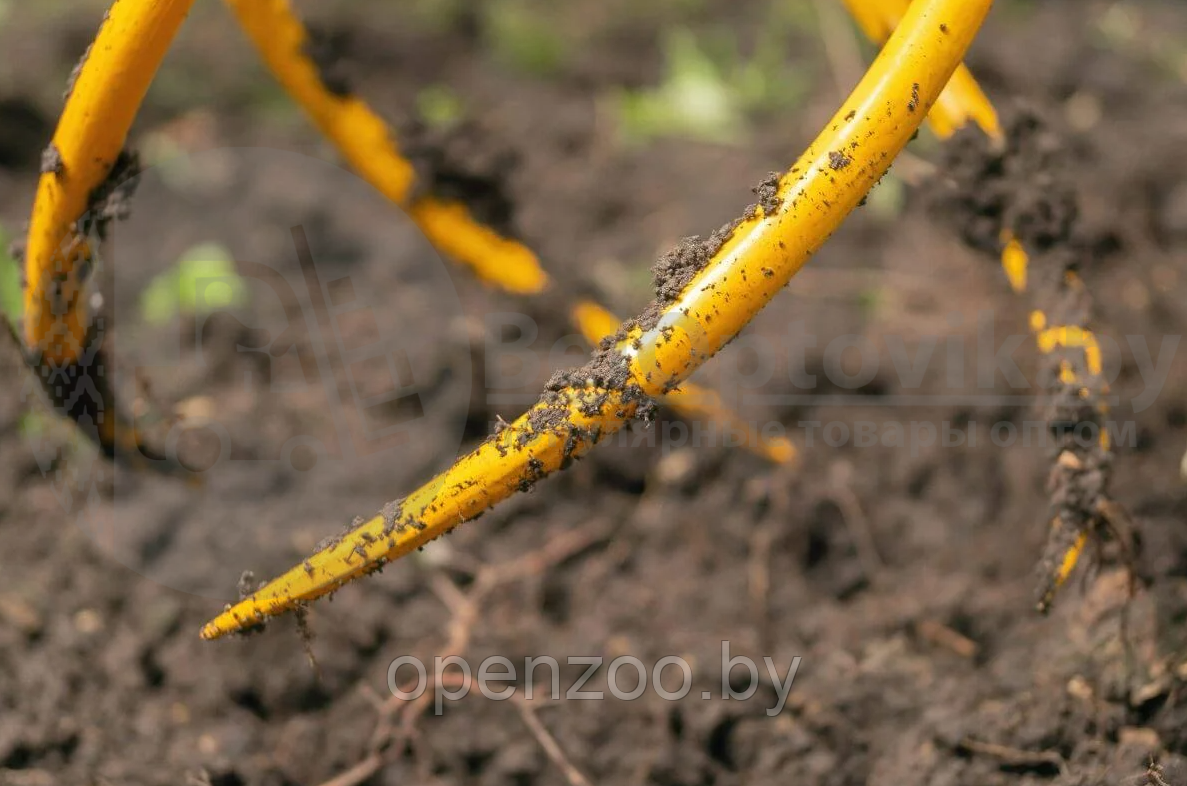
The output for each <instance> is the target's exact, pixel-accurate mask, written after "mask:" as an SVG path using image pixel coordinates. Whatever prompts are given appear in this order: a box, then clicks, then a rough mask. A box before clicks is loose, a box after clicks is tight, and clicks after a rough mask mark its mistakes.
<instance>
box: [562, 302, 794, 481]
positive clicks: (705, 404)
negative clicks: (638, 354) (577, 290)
mask: <svg viewBox="0 0 1187 786" xmlns="http://www.w3.org/2000/svg"><path fill="white" fill-rule="evenodd" d="M572 316H573V321H574V322H576V323H577V327H578V329H580V330H581V333H582V335H583V336H585V340H586V341H588V342H589V343H590V344H592V345H594V346H595V347H596V346H598V344H600V343H601V341H602V340H603V339H605V338H607V337H609V336H613V335H614V334H615V332H617V331H618V329H619V327H620V326H621V325H622V320H621V319H619V318H618V317H616V316H614V314H612V313H610V311H608V310H607V309H605V308H603V307H602V306H600V305H598V304H597V303H594V302H593V301H591V300H583V301H581V302H579V303H578V304H577V305H576V306H574V307H573V315H572ZM658 401H659V403H661V404H663V405H665V406H668V407H671V408H672V409H673V410H675V411H676V413H677V414H678V415H680V416H681V417H683V418H685V419H686V420H694V421H697V420H699V421H708V422H711V423H720V424H722V425H724V426H726V427H727V428H729V429H730V432H731V433H733V434H742V435H744V437H745V442H743V443H742V445H741V446H742V447H745V448H746V449H747V450H750V451H751V452H753V453H756V454H758V455H759V456H762V457H763V458H765V459H767V460H768V461H772V462H774V463H776V464H790V463H792V462H793V461H795V460H796V457H797V455H798V454H797V452H796V449H795V445H794V444H792V442H791V440H789V439H787V438H786V437H783V436H767V435H764V434H762V433H760V432H759V430H758V429H756V428H755V427H754V425H753V424H751V423H747V422H746V421H745V420H743V419H742V418H740V417H739V416H738V415H737V414H736V413H735V412H734V411H733V410H731V409H730V408H729V407H727V406H726V405H725V403H724V402H723V401H722V400H721V396H719V395H718V394H717V392H716V391H713V390H710V389H708V388H705V387H701V386H700V385H697V384H696V383H694V382H682V383H681V384H680V387H678V388H676V389H675V390H673V391H672V392H670V393H668V394H667V395H666V396H661V397H659V399H658Z"/></svg>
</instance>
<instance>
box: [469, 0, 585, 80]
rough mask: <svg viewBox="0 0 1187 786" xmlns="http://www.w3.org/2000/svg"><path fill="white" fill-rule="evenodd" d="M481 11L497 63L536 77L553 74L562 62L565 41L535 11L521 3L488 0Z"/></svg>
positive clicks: (517, 0) (517, 1)
mask: <svg viewBox="0 0 1187 786" xmlns="http://www.w3.org/2000/svg"><path fill="white" fill-rule="evenodd" d="M482 9H483V11H484V21H485V30H486V34H487V35H488V36H489V38H490V45H491V48H492V49H494V51H495V55H496V56H497V57H498V58H499V59H501V60H503V61H504V62H506V63H507V64H508V65H510V66H512V67H513V68H518V69H519V70H521V71H526V72H528V73H531V74H535V75H537V76H549V75H551V74H554V73H556V71H557V70H558V69H559V68H560V66H561V64H562V63H563V62H564V59H565V50H566V45H565V41H564V39H563V38H562V37H561V36H560V34H559V33H557V30H556V26H555V25H553V24H551V23H550V22H549V19H548V18H547V17H546V16H544V15H542V14H541V13H540V12H539V9H538V8H534V7H531V6H529V4H528V3H527V2H525V1H524V0H488V2H487V3H485V4H483V5H482Z"/></svg>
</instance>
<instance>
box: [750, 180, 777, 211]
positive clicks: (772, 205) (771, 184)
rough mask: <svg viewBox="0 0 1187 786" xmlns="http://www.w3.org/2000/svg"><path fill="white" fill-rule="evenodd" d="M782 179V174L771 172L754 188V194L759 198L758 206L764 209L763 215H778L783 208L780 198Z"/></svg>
mask: <svg viewBox="0 0 1187 786" xmlns="http://www.w3.org/2000/svg"><path fill="white" fill-rule="evenodd" d="M782 177H783V174H782V173H781V172H771V173H769V174H768V175H767V176H766V177H765V178H763V180H762V182H760V183H759V184H758V185H757V186H755V187H754V189H753V190H754V194H755V196H757V197H758V206H759V207H761V208H762V212H763V215H767V216H769V215H772V214H774V213H778V212H779V208H780V207H782V206H783V200H782V199H780V198H779V180H780V178H782Z"/></svg>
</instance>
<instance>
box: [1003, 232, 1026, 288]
mask: <svg viewBox="0 0 1187 786" xmlns="http://www.w3.org/2000/svg"><path fill="white" fill-rule="evenodd" d="M1002 234H1003V237H1002V240H1003V241H1004V242H1005V247H1004V248H1003V249H1002V270H1003V271H1005V274H1006V280H1007V281H1009V282H1010V288H1011V289H1013V290H1014V292H1015V293H1017V294H1022V293H1023V292H1025V291H1026V277H1027V268H1028V267H1029V266H1030V257H1029V256H1028V255H1027V253H1026V249H1025V248H1023V247H1022V243H1020V242H1018V238H1016V237H1014V233H1013V232H1010V231H1006V232H1004V233H1002Z"/></svg>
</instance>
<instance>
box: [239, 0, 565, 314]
mask: <svg viewBox="0 0 1187 786" xmlns="http://www.w3.org/2000/svg"><path fill="white" fill-rule="evenodd" d="M226 3H227V5H228V6H230V8H231V10H232V11H233V12H234V13H235V16H236V18H237V19H238V20H239V24H240V26H241V27H242V28H243V29H244V31H245V32H246V33H247V35H248V37H250V38H251V40H252V42H253V43H254V44H255V47H256V49H257V50H258V51H259V53H260V56H261V57H262V58H263V60H264V62H265V64H266V65H267V66H268V68H269V70H271V71H272V74H273V75H274V76H275V77H276V79H277V81H279V82H280V84H281V86H282V87H284V89H285V90H286V91H287V92H288V94H289V95H290V96H292V97H293V98H294V99H295V100H296V101H297V103H299V104H300V105H301V107H302V108H303V109H304V110H305V112H306V114H308V115H309V117H310V119H312V120H313V122H314V124H315V125H316V126H317V127H318V129H320V130H321V132H322V134H324V135H325V136H326V138H327V139H329V140H330V142H331V143H333V145H334V147H336V148H337V149H338V151H339V152H340V153H341V154H342V157H343V158H344V159H345V160H346V161H347V163H349V164H350V166H351V167H352V168H353V169H354V170H355V171H356V172H358V173H359V175H360V176H362V177H363V178H364V179H365V180H366V181H367V182H368V183H370V184H371V185H372V186H373V187H374V188H375V189H376V190H378V191H379V192H380V193H381V194H383V195H384V196H385V197H387V198H388V199H389V200H391V201H392V202H393V203H395V204H396V205H398V206H400V207H401V208H403V209H404V210H406V211H407V212H408V215H409V216H410V217H411V218H412V220H413V221H415V222H416V224H417V225H418V226H419V227H420V229H421V231H422V232H424V234H425V236H426V237H427V238H428V239H429V242H431V243H432V244H433V245H434V246H436V247H437V248H438V249H440V250H441V251H443V252H445V253H446V254H448V255H449V256H451V257H453V258H454V259H455V260H456V261H458V262H460V263H462V264H464V265H466V266H467V267H469V268H470V269H471V270H472V271H473V272H474V273H475V274H476V275H477V276H478V277H479V278H480V279H482V280H483V281H486V282H487V283H489V284H492V285H495V286H498V287H501V288H502V289H505V290H507V291H508V292H513V293H516V294H525V295H526V294H534V293H537V292H540V291H542V290H544V289H545V288H546V287H547V286H548V283H549V279H548V275H547V274H546V273H545V272H544V269H543V268H542V267H541V266H540V262H539V259H537V257H536V254H535V253H534V252H533V251H532V250H531V249H530V248H528V247H527V246H526V245H524V244H523V243H521V242H519V241H518V240H515V239H513V238H509V237H504V236H502V235H501V234H500V233H499V232H497V231H496V230H494V229H493V228H491V227H488V226H486V225H484V224H482V223H481V222H480V221H478V219H477V218H476V217H475V216H474V215H473V213H472V212H471V211H470V210H469V208H467V207H466V206H465V205H464V204H462V203H461V202H456V201H446V200H441V199H437V198H434V197H432V195H431V194H429V195H424V196H417V195H414V191H415V189H414V184H415V180H416V173H415V171H414V169H413V166H412V164H411V163H410V162H409V161H408V159H406V158H405V157H404V156H403V155H401V153H400V150H399V148H398V147H397V145H396V141H395V136H394V134H393V132H392V130H391V129H390V128H388V126H387V124H386V123H385V122H384V121H383V119H382V118H380V117H379V115H377V114H376V113H375V112H374V111H373V110H372V109H371V107H369V106H368V105H367V104H366V102H364V101H363V100H362V99H361V98H359V97H358V96H354V95H349V94H342V93H341V92H335V91H332V90H331V89H330V88H329V87H327V85H326V84H325V82H324V81H323V80H322V76H321V74H320V72H319V70H318V67H317V65H316V64H315V63H314V61H313V60H312V58H311V57H310V56H309V53H308V43H309V35H308V32H307V31H306V30H305V26H304V25H303V24H302V23H301V21H300V20H299V19H298V18H297V17H296V15H295V14H294V13H293V10H292V8H291V7H290V6H289V3H288V0H226Z"/></svg>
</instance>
